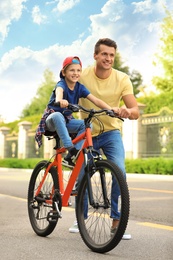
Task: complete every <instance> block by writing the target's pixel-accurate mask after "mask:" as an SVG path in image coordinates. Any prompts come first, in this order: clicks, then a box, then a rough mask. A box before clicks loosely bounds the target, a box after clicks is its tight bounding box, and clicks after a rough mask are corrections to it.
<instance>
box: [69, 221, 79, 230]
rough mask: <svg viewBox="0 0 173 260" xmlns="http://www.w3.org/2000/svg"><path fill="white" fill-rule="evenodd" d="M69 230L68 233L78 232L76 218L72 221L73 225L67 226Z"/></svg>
mask: <svg viewBox="0 0 173 260" xmlns="http://www.w3.org/2000/svg"><path fill="white" fill-rule="evenodd" d="M69 232H70V233H79V229H78V224H77V221H76V220H75V221H74V223H73V226H72V227H70V228H69Z"/></svg>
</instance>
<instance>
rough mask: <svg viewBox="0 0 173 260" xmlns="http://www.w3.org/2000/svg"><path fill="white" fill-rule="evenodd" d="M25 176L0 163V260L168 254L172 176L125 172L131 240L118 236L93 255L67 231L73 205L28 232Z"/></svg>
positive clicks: (168, 258)
mask: <svg viewBox="0 0 173 260" xmlns="http://www.w3.org/2000/svg"><path fill="white" fill-rule="evenodd" d="M30 175H31V171H30V170H26V171H24V170H18V169H16V170H15V169H3V168H0V259H2V260H12V259H13V260H14V259H16V260H30V259H42V260H48V259H51V260H54V259H58V260H64V259H66V260H73V259H75V260H78V259H84V260H86V259H87V260H88V259H89V258H90V259H91V260H92V259H96V260H98V259H99V260H102V259H104V260H105V259H106V260H109V259H110V260H112V259H114V260H115V259H118V260H121V259H122V260H126V259H127V260H163V259H164V260H172V259H173V217H172V216H173V176H157V175H135V174H128V175H127V180H128V185H129V190H130V197H131V212H130V219H129V224H128V232H130V233H131V235H132V239H131V240H129V241H125V240H122V241H121V242H120V243H119V245H118V246H117V247H116V248H114V249H113V250H112V251H110V252H108V253H106V254H97V253H94V252H92V251H90V250H89V249H88V248H87V246H86V245H85V244H84V243H83V241H82V240H81V237H80V234H70V233H69V232H68V228H69V227H70V226H71V224H72V223H73V220H74V207H73V205H74V204H73V205H72V207H68V208H63V210H62V214H63V217H62V219H60V220H59V222H58V224H57V227H56V229H55V230H54V231H53V233H52V234H51V235H50V236H49V237H46V238H41V237H38V236H37V235H36V234H35V233H34V232H33V230H32V228H31V225H30V223H29V219H28V215H27V203H26V202H27V201H26V196H27V189H28V181H29V178H30ZM72 202H73V201H72Z"/></svg>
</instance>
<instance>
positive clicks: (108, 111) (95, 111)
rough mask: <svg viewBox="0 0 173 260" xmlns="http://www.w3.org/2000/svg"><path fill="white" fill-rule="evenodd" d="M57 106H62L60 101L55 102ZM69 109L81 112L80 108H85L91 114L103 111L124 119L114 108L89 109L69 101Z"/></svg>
mask: <svg viewBox="0 0 173 260" xmlns="http://www.w3.org/2000/svg"><path fill="white" fill-rule="evenodd" d="M54 105H55V106H58V107H59V106H60V102H59V101H58V102H55V103H54ZM68 109H70V110H72V112H79V111H80V110H83V111H84V112H87V113H89V114H93V115H94V114H101V113H104V112H105V114H106V115H108V116H110V117H115V118H118V119H120V120H121V121H124V119H123V118H121V117H119V115H118V114H117V113H115V112H114V111H113V110H110V109H106V108H104V109H100V110H95V109H87V108H85V107H83V106H81V105H78V104H71V103H69V104H68Z"/></svg>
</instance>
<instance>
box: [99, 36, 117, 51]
mask: <svg viewBox="0 0 173 260" xmlns="http://www.w3.org/2000/svg"><path fill="white" fill-rule="evenodd" d="M101 44H103V45H106V46H109V47H113V48H114V49H115V50H116V49H117V44H116V42H115V41H113V40H111V39H109V38H102V39H99V40H98V42H96V44H95V48H94V53H95V54H98V53H99V51H100V45H101Z"/></svg>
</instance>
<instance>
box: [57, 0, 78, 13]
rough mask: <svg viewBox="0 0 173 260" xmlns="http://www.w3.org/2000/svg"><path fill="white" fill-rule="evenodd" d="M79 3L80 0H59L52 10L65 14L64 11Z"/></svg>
mask: <svg viewBox="0 0 173 260" xmlns="http://www.w3.org/2000/svg"><path fill="white" fill-rule="evenodd" d="M79 2H80V0H59V1H58V4H57V6H56V8H54V10H53V11H58V12H60V13H65V12H66V11H68V10H70V9H72V8H73V7H74V6H76V5H77V4H78V3H79Z"/></svg>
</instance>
